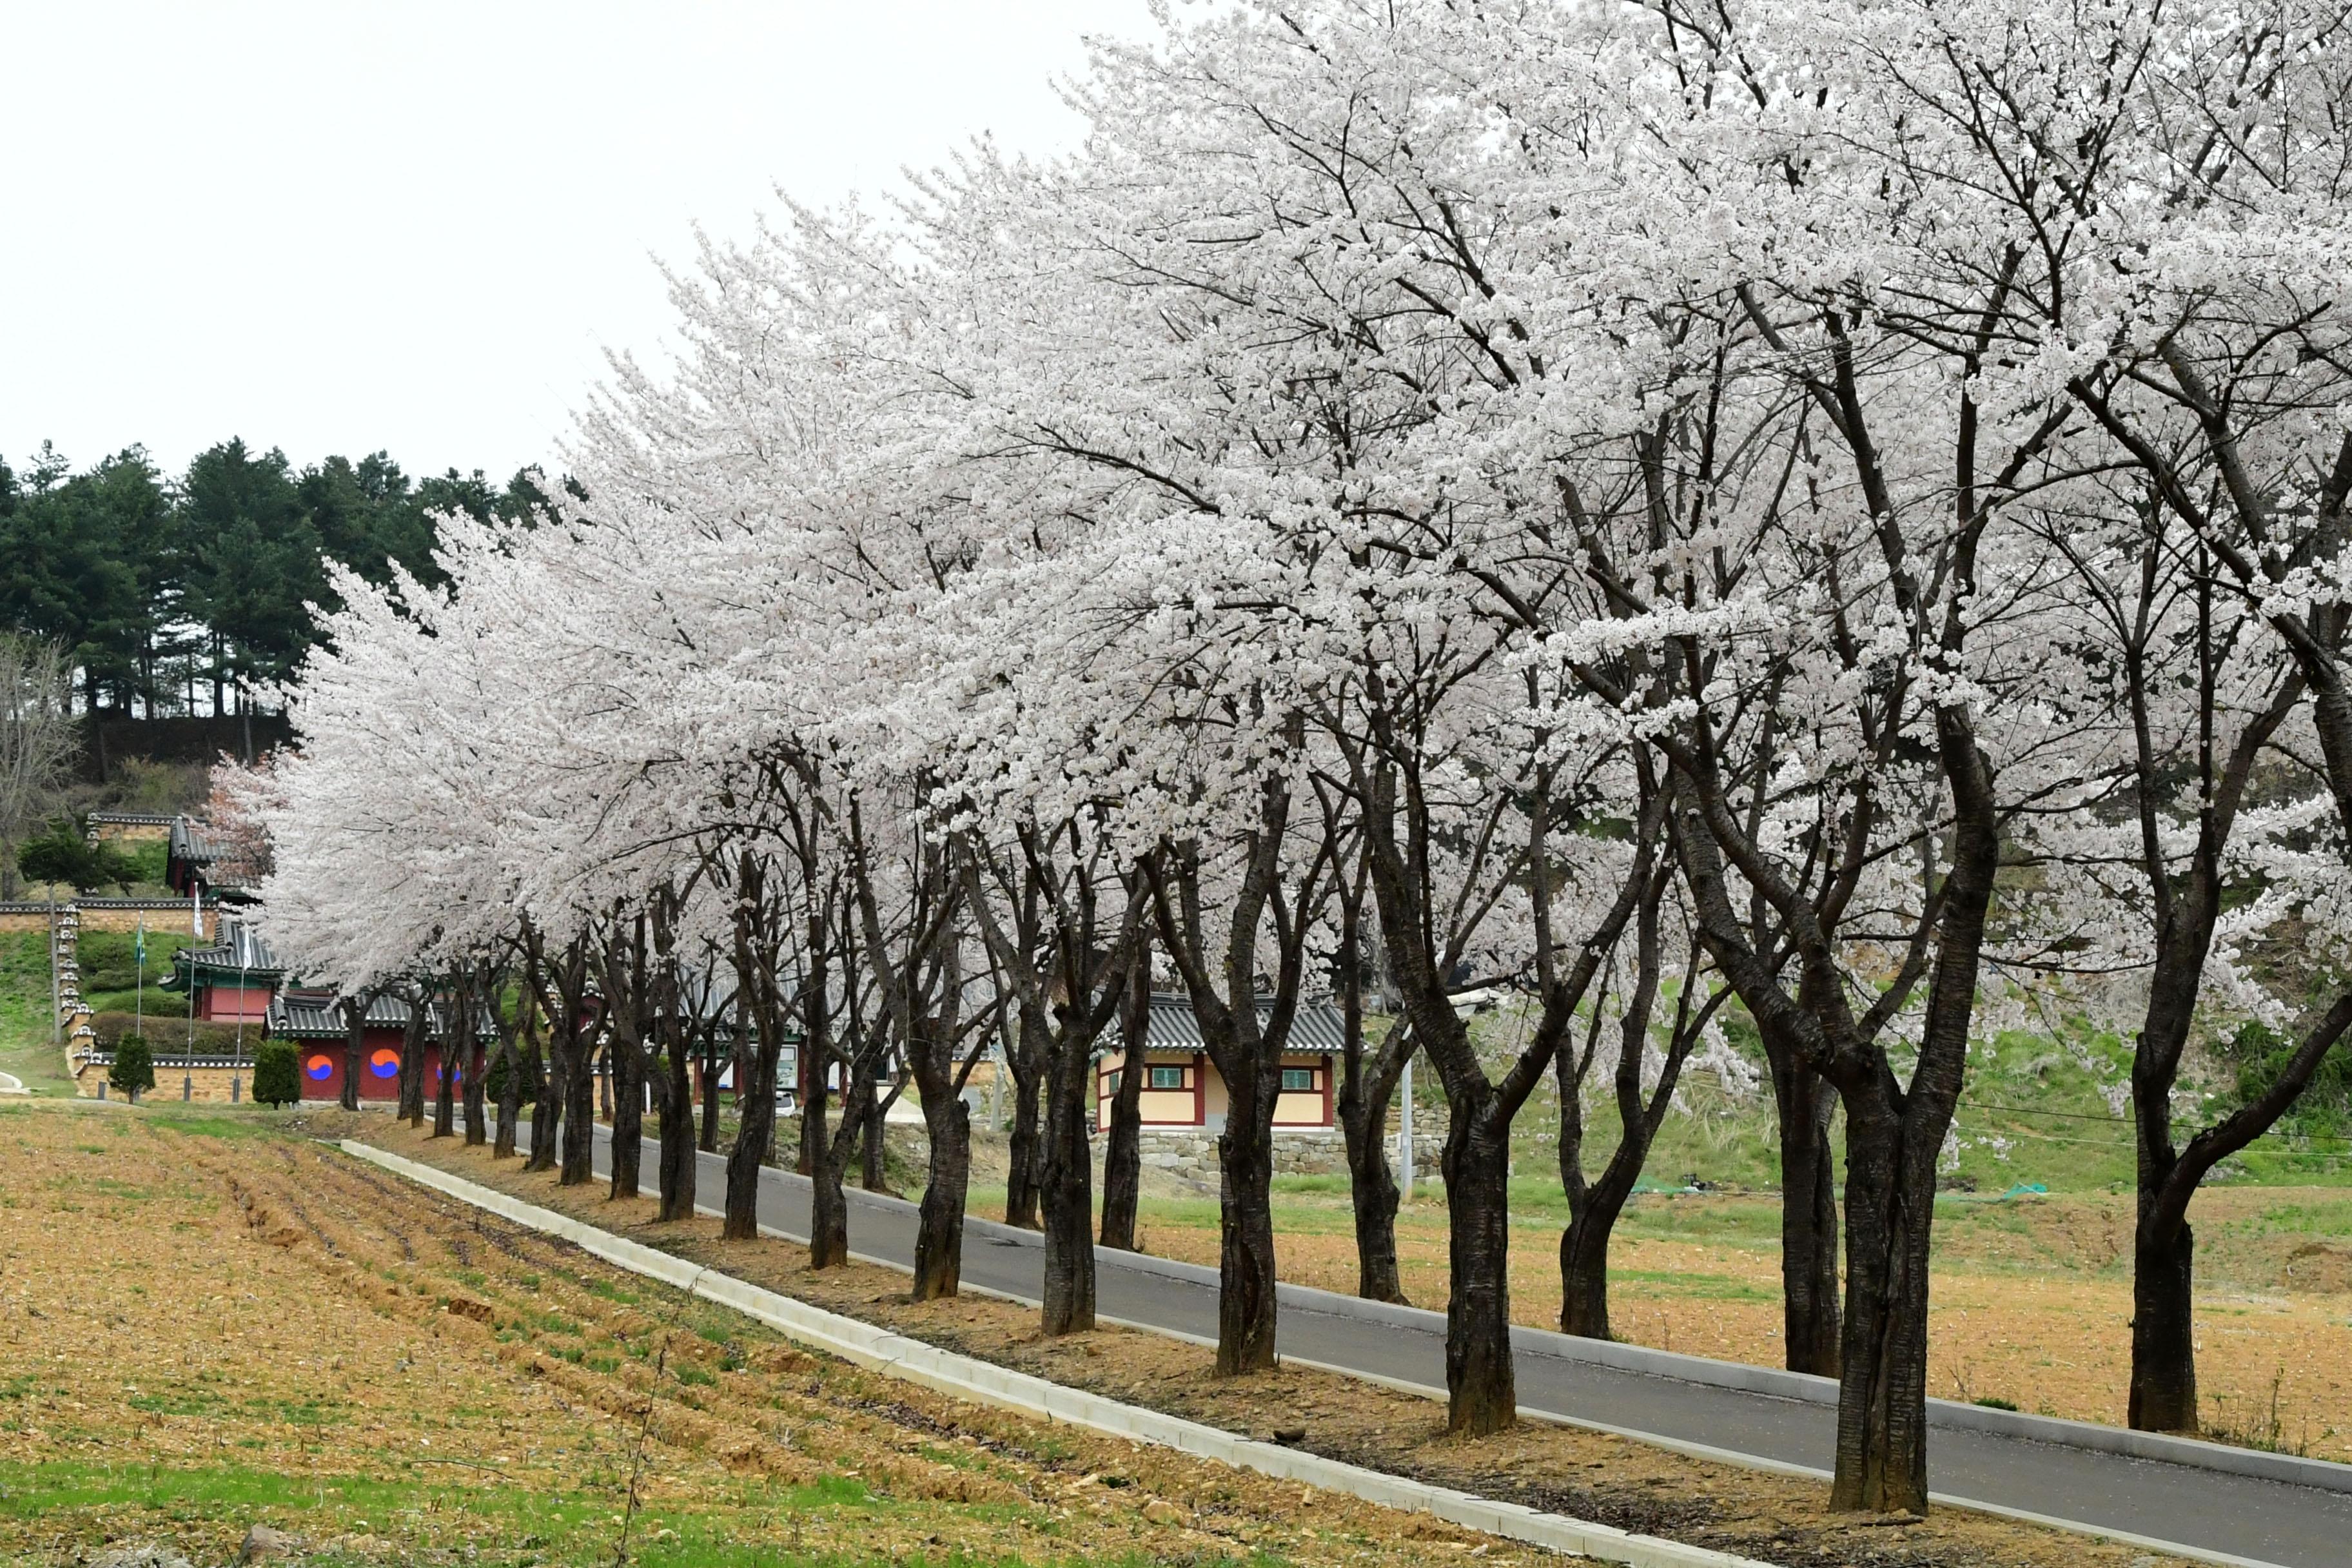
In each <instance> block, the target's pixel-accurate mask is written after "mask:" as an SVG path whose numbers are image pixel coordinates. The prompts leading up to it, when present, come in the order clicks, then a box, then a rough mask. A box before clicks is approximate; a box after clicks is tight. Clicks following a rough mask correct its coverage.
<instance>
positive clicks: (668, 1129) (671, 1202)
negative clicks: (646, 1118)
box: [654, 1018, 695, 1220]
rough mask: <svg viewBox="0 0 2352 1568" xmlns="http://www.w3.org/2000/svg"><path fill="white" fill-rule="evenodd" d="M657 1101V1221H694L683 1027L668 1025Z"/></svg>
mask: <svg viewBox="0 0 2352 1568" xmlns="http://www.w3.org/2000/svg"><path fill="white" fill-rule="evenodd" d="M667 1030H668V1034H669V1036H670V1038H669V1039H668V1041H667V1047H668V1048H667V1051H666V1052H665V1053H664V1056H665V1061H664V1066H665V1068H667V1070H666V1071H665V1072H664V1073H663V1075H662V1079H661V1083H660V1085H659V1089H660V1093H659V1095H658V1099H659V1100H660V1103H661V1154H660V1160H659V1174H660V1180H661V1210H660V1212H659V1213H658V1214H656V1215H655V1216H654V1217H655V1218H656V1219H657V1220H679V1219H692V1218H693V1217H694V1166H695V1159H694V1152H695V1144H694V1079H693V1066H694V1064H693V1060H692V1057H691V1045H690V1040H689V1037H688V1034H687V1029H686V1025H685V1024H684V1023H683V1022H682V1021H681V1020H678V1019H676V1018H672V1019H670V1020H669V1021H668V1024H667Z"/></svg>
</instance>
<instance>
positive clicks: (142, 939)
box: [131, 915, 147, 969]
mask: <svg viewBox="0 0 2352 1568" xmlns="http://www.w3.org/2000/svg"><path fill="white" fill-rule="evenodd" d="M131 956H132V957H133V958H135V959H136V960H138V963H139V967H140V968H142V969H144V968H146V967H147V917H146V916H145V915H141V916H140V917H139V935H138V937H137V939H136V940H135V941H133V942H131Z"/></svg>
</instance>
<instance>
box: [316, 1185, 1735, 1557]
mask: <svg viewBox="0 0 2352 1568" xmlns="http://www.w3.org/2000/svg"><path fill="white" fill-rule="evenodd" d="M338 1147H340V1148H341V1150H342V1151H343V1152H345V1153H347V1154H350V1155H352V1156H353V1157H354V1158H357V1159H361V1160H365V1161H367V1162H368V1163H371V1164H373V1165H378V1166H381V1167H382V1168H383V1169H384V1170H387V1171H391V1172H393V1173H395V1174H398V1175H402V1176H405V1177H407V1178H408V1179H409V1180H411V1181H413V1182H415V1183H417V1184H420V1185H423V1186H428V1187H431V1188H433V1189H435V1190H436V1191H437V1192H441V1193H446V1194H448V1195H449V1196H451V1197H454V1198H457V1199H459V1200H460V1201H462V1202H465V1203H468V1204H471V1205H474V1206H476V1207H477V1208H481V1209H486V1210H488V1211H489V1212H490V1213H492V1214H495V1215H499V1216H500V1217H502V1218H505V1219H509V1220H511V1221H513V1222H514V1223H515V1224H517V1225H520V1226H526V1227H528V1228H530V1229H531V1230H536V1231H539V1232H541V1233H542V1234H544V1235H548V1236H554V1237H561V1238H562V1239H563V1240H566V1241H569V1242H571V1243H572V1244H573V1245H574V1246H577V1247H580V1248H581V1249H582V1250H583V1251H585V1252H589V1253H593V1254H594V1255H595V1256H596V1257H599V1258H604V1260H605V1261H606V1262H608V1263H612V1264H615V1265H617V1266H619V1267H620V1268H626V1269H628V1270H630V1271H631V1272H632V1273H635V1274H642V1275H644V1276H646V1278H648V1279H657V1280H659V1281H661V1282H662V1283H663V1284H666V1285H670V1286H674V1287H676V1288H677V1289H680V1290H684V1291H687V1292H688V1293H689V1294H691V1295H696V1296H700V1297H702V1298H703V1299H704V1300H710V1301H716V1302H718V1303H719V1304H720V1305H721V1306H726V1307H730V1308H732V1309H734V1310H737V1311H739V1312H741V1313H742V1314H743V1315H744V1316H746V1317H749V1318H752V1319H755V1320H757V1321H760V1322H763V1323H765V1324H767V1325H768V1326H769V1327H771V1328H773V1329H775V1330H777V1331H779V1332H782V1333H783V1334H786V1335H788V1336H789V1337H791V1338H792V1339H793V1340H796V1341H798V1342H801V1343H803V1344H805V1345H809V1346H812V1347H813V1348H815V1349H818V1350H823V1351H825V1352H829V1353H831V1354H833V1355H836V1356H839V1357H840V1358H841V1359H842V1360H844V1361H846V1362H849V1363H852V1364H854V1365H857V1366H862V1367H866V1368H868V1369H869V1370H872V1371H876V1372H879V1373H885V1374H886V1375H888V1376H891V1377H898V1378H904V1379H906V1380H907V1381H908V1382H910V1383H915V1384H921V1385H922V1386H923V1387H926V1388H930V1389H934V1390H937V1391H938V1392H940V1393H942V1394H950V1395H952V1396H954V1397H957V1398H961V1399H968V1400H972V1401H975V1402H977V1403H980V1404H984V1405H996V1406H998V1407H1000V1408H1003V1409H1008V1410H1013V1411H1017V1412H1019V1413H1021V1414H1023V1415H1031V1416H1034V1417H1037V1418H1040V1419H1043V1420H1045V1421H1058V1422H1062V1423H1065V1424H1066V1425H1069V1426H1083V1427H1086V1428H1087V1429H1088V1430H1090V1431H1096V1432H1101V1433H1104V1434H1107V1435H1108V1436H1114V1437H1125V1438H1128V1439H1129V1440H1131V1441H1135V1442H1142V1443H1151V1444H1154V1445H1157V1446H1159V1447H1168V1448H1174V1449H1177V1450H1179V1451H1180V1452H1182V1453H1187V1454H1192V1455H1195V1456H1197V1457H1199V1458H1205V1459H1213V1460H1215V1461H1216V1462H1218V1463H1220V1464H1225V1465H1230V1466H1233V1467H1234V1468H1238V1469H1247V1470H1255V1471H1256V1472H1257V1473H1258V1474H1260V1475H1265V1476H1272V1477H1274V1478H1276V1479H1279V1480H1290V1481H1297V1482H1300V1483H1302V1484H1305V1485H1308V1486H1314V1487H1319V1488H1322V1489H1326V1490H1329V1491H1337V1492H1343V1493H1345V1494H1347V1495H1349V1496H1350V1497H1356V1498H1360V1499H1362V1500H1365V1501H1367V1502H1372V1503H1378V1504H1380V1505H1381V1507H1384V1508H1393V1509H1400V1510H1404V1511H1406V1512H1412V1513H1430V1514H1434V1515H1435V1516H1436V1517H1438V1518H1440V1519H1443V1520H1446V1521H1449V1522H1452V1523H1454V1524H1459V1525H1463V1526H1465V1527H1466V1528H1468V1529H1471V1530H1478V1531H1485V1532H1486V1533H1487V1534H1489V1535H1499V1536H1502V1537H1504V1538H1506V1539H1507V1540H1512V1541H1524V1542H1528V1543H1530V1544H1532V1545H1537V1546H1543V1547H1548V1548H1549V1549H1551V1550H1553V1551H1555V1552H1576V1553H1580V1554H1582V1555H1584V1556H1588V1557H1597V1558H1601V1559H1602V1560H1603V1561H1606V1562H1611V1563H1625V1564H1627V1565H1628V1568H1771V1565H1770V1564H1769V1563H1759V1561H1758V1560H1757V1559H1754V1558H1748V1557H1735V1556H1732V1555H1731V1554H1729V1553H1728V1552H1714V1551H1710V1550H1708V1549H1706V1548H1705V1547H1699V1546H1685V1545H1683V1544H1682V1543H1681V1542H1673V1541H1662V1540H1659V1539H1657V1538H1655V1537H1654V1536H1646V1535H1635V1534H1633V1533H1631V1532H1630V1531H1622V1530H1617V1529H1614V1528H1612V1526H1609V1525H1605V1524H1595V1523H1591V1522H1588V1521H1583V1520H1575V1519H1570V1518H1567V1517H1566V1516H1564V1515H1560V1514H1554V1513H1540V1512H1538V1511H1537V1510H1534V1509H1530V1508H1524V1507H1521V1506H1520V1505H1518V1504H1517V1503H1508V1502H1500V1501H1496V1500H1493V1499H1490V1498H1482V1497H1478V1496H1475V1495H1474V1494H1472V1493H1469V1492H1464V1491H1456V1490H1454V1489H1451V1488H1448V1487H1437V1486H1430V1485H1428V1484H1426V1483H1424V1482H1421V1481H1412V1480H1405V1479H1401V1478H1399V1477H1396V1476H1388V1475H1382V1474H1381V1473H1380V1472H1379V1471H1377V1470H1368V1469H1364V1468H1361V1467H1360V1466H1356V1465H1348V1464H1342V1463H1340V1462H1339V1461H1338V1460H1336V1459H1326V1458H1318V1456H1316V1455H1313V1454H1307V1453H1301V1452H1299V1451H1298V1450H1297V1449H1295V1448H1285V1447H1278V1446H1276V1445H1275V1444H1272V1443H1260V1442H1257V1441H1255V1440H1254V1439H1252V1438H1248V1437H1239V1436H1234V1434H1233V1433H1230V1432H1223V1431H1220V1430H1218V1429H1217V1428H1216V1427H1214V1426H1203V1425H1202V1424H1201V1423H1199V1422H1197V1421H1186V1420H1182V1419H1181V1418H1179V1417H1177V1416H1173V1415H1161V1414H1160V1413H1159V1412H1158V1411H1156V1410H1145V1409H1141V1408H1139V1407H1138V1406H1136V1405H1121V1404H1119V1403H1118V1401H1116V1400H1111V1399H1106V1398H1104V1397H1102V1396H1101V1395H1099V1394H1087V1393H1085V1392H1084V1391H1082V1390H1079V1389H1074V1388H1066V1387H1064V1386H1062V1385H1061V1384H1055V1383H1048V1382H1046V1381H1045V1379H1043V1378H1038V1377H1032V1376H1030V1375H1029V1374H1028V1373H1019V1372H1014V1371H1012V1370H1011V1369H1009V1368H1006V1367H1001V1366H996V1365H994V1364H992V1363H988V1362H982V1361H974V1360H972V1359H971V1357H968V1356H961V1355H956V1354H953V1353H952V1352H947V1351H942V1350H940V1349H939V1348H938V1347H936V1346H934V1345H929V1344H925V1343H923V1342H921V1341H919V1340H910V1339H908V1338H906V1337H905V1336H903V1335H900V1334H894V1333H891V1332H889V1331H887V1330H883V1329H877V1328H875V1327H874V1326H873V1325H872V1324H870V1323H861V1322H859V1321H856V1319H854V1318H845V1317H842V1316H840V1315H838V1314H837V1313H833V1312H827V1311H824V1310H822V1309H820V1308H816V1307H812V1306H810V1305H809V1304H808V1303H806V1302H804V1301H795V1300H792V1299H791V1298H790V1297H788V1296H780V1295H778V1294H776V1293H775V1292H774V1291H772V1290H764V1289H761V1288H760V1287H758V1286H756V1285H751V1284H747V1283H746V1282H744V1281H742V1280H740V1279H732V1278H730V1276H728V1275H724V1274H721V1273H719V1272H718V1271H717V1270H715V1269H711V1268H705V1267H703V1266H701V1265H699V1264H694V1263H688V1262H687V1261H685V1260H684V1259H683V1258H673V1257H671V1256H670V1255H669V1254H668V1253H666V1252H661V1251H658V1250H656V1248H653V1247H646V1246H644V1245H642V1244H641V1243H638V1242H634V1241H630V1240H627V1239H625V1237H617V1236H614V1235H613V1234H612V1233H611V1232H609V1231H604V1230H599V1229H598V1228H596V1227H595V1226H591V1225H588V1224H586V1223H584V1222H583V1221H580V1220H575V1219H572V1218H571V1217H570V1216H568V1215H560V1214H557V1213H555V1212H553V1211H552V1210H550V1209H543V1208H540V1207H538V1206H537V1205H532V1204H527V1203H525V1202H523V1201H522V1200H521V1199H520V1198H515V1197H509V1195H507V1194H504V1193H500V1192H497V1191H495V1190H493V1189H491V1188H488V1187H484V1186H481V1185H478V1184H476V1183H473V1182H468V1181H466V1180H465V1179H463V1178H462V1177H458V1176H453V1175H450V1174H449V1173H446V1172H445V1171H440V1170H436V1169H435V1168H434V1167H432V1166H430V1165H423V1164H419V1163H416V1162H415V1161H413V1160H405V1159H403V1158H401V1157H400V1156H399V1155H397V1154H391V1153H386V1152H384V1151H383V1150H381V1149H376V1148H373V1147H371V1146H369V1145H367V1144H365V1143H357V1142H351V1141H349V1140H345V1141H343V1142H341V1144H339V1145H338Z"/></svg>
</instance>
